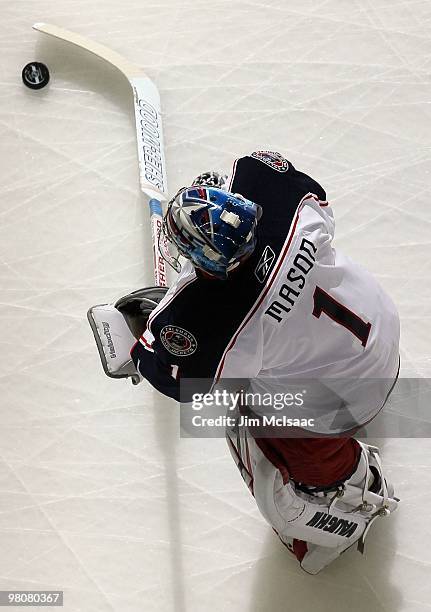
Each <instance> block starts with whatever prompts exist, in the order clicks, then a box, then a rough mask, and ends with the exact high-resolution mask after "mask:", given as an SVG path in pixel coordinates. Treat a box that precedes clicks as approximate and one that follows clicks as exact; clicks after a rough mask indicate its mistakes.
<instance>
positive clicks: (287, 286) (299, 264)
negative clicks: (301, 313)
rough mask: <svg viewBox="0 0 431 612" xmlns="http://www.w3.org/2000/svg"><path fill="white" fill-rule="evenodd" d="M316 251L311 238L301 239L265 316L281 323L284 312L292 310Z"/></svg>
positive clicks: (313, 262)
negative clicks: (276, 295)
mask: <svg viewBox="0 0 431 612" xmlns="http://www.w3.org/2000/svg"><path fill="white" fill-rule="evenodd" d="M316 252H317V247H316V246H315V245H314V244H313V243H312V242H311V240H308V239H307V238H303V239H302V240H301V243H300V245H299V249H298V251H297V253H296V255H295V257H294V259H293V265H292V267H291V268H290V269H289V271H288V273H287V274H286V277H285V282H283V284H282V285H281V287H280V289H279V291H278V297H277V299H276V300H274V301H273V302H272V303H271V304H270V306H269V308H267V309H266V310H265V314H266V315H267V316H269V317H272V318H273V319H275V320H276V321H277V322H278V323H281V322H282V321H283V318H284V317H285V316H286V314H288V313H290V312H291V311H292V308H293V307H294V306H295V304H296V303H297V301H298V300H299V299H300V296H301V294H302V290H303V289H304V287H305V284H306V282H307V276H308V274H309V273H310V271H311V270H312V269H313V268H314V264H315V263H316V257H315V254H316Z"/></svg>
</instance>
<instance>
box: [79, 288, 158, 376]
mask: <svg viewBox="0 0 431 612" xmlns="http://www.w3.org/2000/svg"><path fill="white" fill-rule="evenodd" d="M167 291H168V289H167V287H147V288H145V289H138V290H137V291H133V292H132V293H130V294H128V295H126V296H124V297H122V298H120V299H119V300H117V302H115V304H99V305H97V306H93V307H92V308H90V309H89V311H88V313H87V318H88V322H89V323H90V326H91V329H92V331H93V335H94V339H95V341H96V345H97V349H98V351H99V357H100V360H101V362H102V366H103V369H104V371H105V374H106V375H107V376H109V377H110V378H130V379H131V380H132V383H133V384H134V385H137V384H138V383H139V382H141V380H142V376H141V375H140V374H139V372H138V371H137V370H136V367H135V365H134V363H133V361H132V359H131V357H130V351H131V349H132V347H133V345H134V344H135V343H136V341H137V340H139V338H140V337H141V335H142V334H143V333H144V331H145V329H146V326H147V321H148V317H149V316H150V314H151V313H152V311H153V310H154V308H155V307H156V306H157V304H158V303H159V302H160V301H161V300H162V299H163V298H164V296H165V295H166V292H167Z"/></svg>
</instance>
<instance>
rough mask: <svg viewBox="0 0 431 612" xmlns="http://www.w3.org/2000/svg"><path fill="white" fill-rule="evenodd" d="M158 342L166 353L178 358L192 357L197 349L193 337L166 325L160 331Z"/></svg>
mask: <svg viewBox="0 0 431 612" xmlns="http://www.w3.org/2000/svg"><path fill="white" fill-rule="evenodd" d="M160 340H161V341H162V344H163V346H164V347H165V349H166V350H167V351H169V352H170V353H172V355H177V356H179V357H187V356H188V355H193V353H194V352H195V351H196V349H197V347H198V343H197V342H196V338H195V337H194V335H193V334H191V333H190V332H188V331H187V330H186V329H183V328H182V327H178V326H177V325H166V326H165V327H164V328H163V329H162V330H161V331H160Z"/></svg>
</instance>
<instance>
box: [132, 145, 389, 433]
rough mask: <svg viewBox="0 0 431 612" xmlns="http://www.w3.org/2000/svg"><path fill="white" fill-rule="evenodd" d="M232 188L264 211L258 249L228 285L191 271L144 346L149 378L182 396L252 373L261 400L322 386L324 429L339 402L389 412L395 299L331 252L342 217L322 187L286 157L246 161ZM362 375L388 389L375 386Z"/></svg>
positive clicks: (315, 396)
mask: <svg viewBox="0 0 431 612" xmlns="http://www.w3.org/2000/svg"><path fill="white" fill-rule="evenodd" d="M230 190H231V191H232V192H234V193H241V194H242V195H243V196H244V197H246V198H248V199H250V200H252V201H255V202H257V203H258V204H260V205H261V206H262V208H263V215H262V219H261V220H260V221H259V224H258V244H257V247H256V251H255V253H254V254H253V256H252V258H250V260H248V261H247V262H246V264H243V265H242V266H241V268H240V269H239V270H238V271H237V272H234V273H233V274H231V275H230V276H229V279H228V281H214V280H207V279H204V278H203V277H202V276H201V275H200V274H199V273H196V271H195V270H194V268H193V267H192V265H191V264H190V263H187V264H186V265H185V266H184V268H183V270H182V272H181V274H180V275H179V277H178V279H177V281H176V283H175V285H174V286H173V287H171V289H170V290H169V292H168V293H167V295H166V297H165V299H164V300H163V301H162V302H161V303H160V304H159V306H158V308H157V309H156V310H155V311H154V313H153V315H152V316H151V319H150V323H149V328H148V330H147V331H146V333H145V334H144V336H143V338H142V339H141V342H140V343H139V344H138V348H137V349H136V350H137V352H139V356H140V364H142V363H143V362H144V363H143V365H142V366H141V365H140V369H141V371H142V374H143V375H144V376H145V377H146V378H148V379H149V380H150V382H152V383H153V384H154V386H156V388H158V389H160V390H161V391H162V392H164V393H166V394H168V395H170V396H172V397H176V398H179V393H178V389H179V384H180V381H181V379H182V378H195V379H198V378H201V379H208V380H209V381H211V385H213V384H216V383H218V382H219V381H220V380H222V379H226V378H240V379H244V378H246V379H249V380H250V388H251V390H252V391H253V392H256V393H257V392H259V393H261V394H263V393H268V392H270V393H276V392H282V391H283V389H286V385H288V386H289V389H291V388H293V389H294V388H295V385H296V386H297V388H298V389H299V388H300V387H301V386H303V385H301V382H299V381H300V380H302V379H313V380H315V381H316V384H314V385H313V387H312V389H308V387H307V392H308V393H309V395H308V403H306V405H307V407H308V408H309V409H310V410H316V409H317V408H318V407H320V408H321V409H323V410H324V412H325V417H324V421H325V425H328V422H329V421H331V423H332V424H333V418H334V413H335V412H336V411H337V410H338V409H339V408H340V406H341V405H344V407H345V406H346V405H348V410H349V411H350V414H353V415H354V418H353V422H354V423H361V424H362V423H365V422H366V421H368V420H369V419H370V418H372V417H373V416H375V414H376V413H377V412H378V410H380V408H381V406H382V405H383V403H384V401H385V398H386V396H387V393H388V391H389V389H390V387H391V385H392V383H393V380H394V378H395V377H396V374H397V370H398V360H399V353H398V345H399V320H398V314H397V311H396V308H395V306H394V304H393V302H392V300H391V299H390V298H389V297H388V296H387V295H386V293H385V292H384V291H383V289H382V288H381V287H380V285H379V284H378V283H377V282H376V280H375V279H374V278H373V276H372V275H371V274H369V273H368V272H367V271H366V270H364V269H363V268H362V267H361V266H359V265H357V264H356V263H354V262H353V261H352V260H351V259H350V258H348V257H346V256H344V255H343V254H342V253H340V252H339V251H336V250H335V249H334V248H333V247H332V240H333V237H334V218H333V213H332V210H331V207H330V205H329V204H328V202H327V201H326V194H325V192H324V190H323V189H322V188H321V187H320V185H319V184H318V183H316V182H315V181H313V179H311V178H310V177H308V176H307V175H305V174H303V173H301V172H298V171H297V170H296V169H295V168H294V167H293V166H292V164H290V162H288V161H287V160H285V159H284V158H283V157H282V156H281V155H279V154H276V153H269V152H257V153H253V154H252V155H250V156H247V157H244V158H242V159H240V160H238V161H237V162H236V164H235V167H234V172H233V176H232V182H231V186H230ZM332 379H338V382H337V383H336V384H335V386H334V384H332V383H331V382H330V381H331V380H332ZM340 379H343V380H344V381H345V382H344V383H342V382H340ZM358 379H361V382H360V384H359V383H357V381H358ZM364 379H367V380H369V379H381V381H382V382H381V384H380V383H379V384H375V383H373V384H372V385H371V386H370V385H368V386H366V383H364ZM317 380H318V381H319V382H317ZM364 385H365V386H364ZM365 388H366V392H365V391H364V390H365ZM302 415H303V414H302ZM325 419H326V420H325ZM328 419H329V421H328ZM322 423H323V421H322ZM348 425H349V426H350V425H352V423H350V422H349V423H346V422H343V423H341V424H340V425H339V426H336V427H335V429H334V427H333V425H332V431H345V430H347V429H349V426H348Z"/></svg>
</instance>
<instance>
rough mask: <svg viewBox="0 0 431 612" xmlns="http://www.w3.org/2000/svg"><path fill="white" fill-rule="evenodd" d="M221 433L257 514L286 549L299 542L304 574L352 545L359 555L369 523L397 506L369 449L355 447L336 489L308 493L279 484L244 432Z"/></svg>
mask: <svg viewBox="0 0 431 612" xmlns="http://www.w3.org/2000/svg"><path fill="white" fill-rule="evenodd" d="M239 429H240V430H241V431H240V432H239ZM226 433H227V438H228V444H229V448H230V450H231V453H232V456H233V458H234V460H235V462H236V463H237V465H238V467H239V468H240V471H241V474H242V476H243V478H244V480H245V481H246V483H247V485H248V486H249V488H250V489H251V490H252V492H253V494H254V497H255V499H256V503H257V506H258V508H259V510H260V512H261V514H262V515H263V517H264V518H265V519H266V521H267V522H268V523H269V524H270V525H271V527H273V529H274V530H275V531H276V532H277V534H278V536H279V538H280V540H281V541H282V542H283V543H284V544H285V545H287V546H288V547H289V548H290V549H292V548H294V547H293V546H292V544H293V543H294V541H295V543H297V542H298V541H302V544H303V546H302V547H301V555H300V557H298V559H299V560H300V562H301V567H302V568H303V569H304V570H305V571H306V572H308V573H310V574H317V573H318V572H319V571H320V570H321V569H323V568H324V567H325V566H326V565H328V564H329V563H331V562H332V561H334V560H335V559H336V558H337V557H338V556H339V555H341V554H342V553H343V552H344V551H345V550H347V549H348V548H350V547H351V546H352V545H354V544H355V543H357V542H359V546H358V548H359V549H360V550H361V552H362V551H363V540H364V538H365V536H366V535H367V533H368V530H369V528H370V526H371V525H372V523H374V521H375V519H377V518H378V517H381V516H387V515H389V514H390V513H392V512H393V511H394V510H396V508H397V505H398V500H397V499H396V498H395V497H394V496H393V487H392V486H391V485H390V484H388V483H387V481H386V480H385V478H384V476H383V473H382V466H381V462H380V457H379V452H378V449H377V448H375V447H371V446H367V445H365V444H361V447H362V452H361V457H360V461H359V464H358V466H357V469H356V471H355V473H354V474H353V475H352V476H351V477H350V478H349V479H348V480H346V481H345V482H344V483H343V484H342V485H341V486H339V487H337V488H335V489H333V490H328V491H326V492H320V493H313V492H312V491H311V490H310V493H308V492H304V491H303V490H302V489H301V490H298V489H297V488H295V483H293V482H292V481H289V482H287V483H286V482H285V481H283V476H282V474H281V472H280V471H279V469H277V468H276V467H275V466H274V465H273V464H272V463H271V462H270V461H269V460H268V458H267V457H266V456H265V455H264V454H263V452H262V451H261V449H260V448H259V446H258V445H257V444H256V441H255V440H254V438H253V437H252V436H251V435H250V434H249V433H248V431H247V430H246V428H244V427H240V428H237V429H236V431H235V432H233V431H229V430H228V431H227V432H226ZM304 545H305V546H304Z"/></svg>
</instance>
